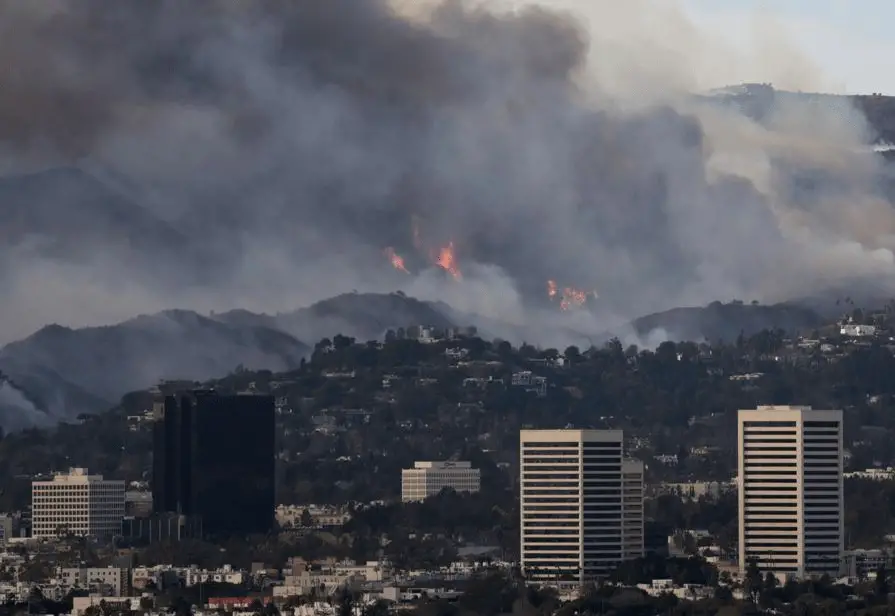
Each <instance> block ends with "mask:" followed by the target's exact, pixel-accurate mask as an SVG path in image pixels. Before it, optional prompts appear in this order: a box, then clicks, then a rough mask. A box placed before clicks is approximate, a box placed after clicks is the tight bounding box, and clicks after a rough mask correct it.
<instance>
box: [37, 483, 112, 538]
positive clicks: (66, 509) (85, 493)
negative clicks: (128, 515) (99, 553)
mask: <svg viewBox="0 0 895 616" xmlns="http://www.w3.org/2000/svg"><path fill="white" fill-rule="evenodd" d="M123 518H124V482H123V481H119V480H112V479H103V476H102V475H90V474H88V472H87V469H86V468H73V469H71V470H70V471H69V472H68V473H67V474H58V475H56V476H55V477H53V479H52V480H51V481H32V482H31V536H32V537H35V538H37V539H47V538H52V537H56V536H58V534H59V532H60V531H64V532H69V533H71V534H73V535H77V536H80V537H92V538H94V539H99V540H103V541H108V540H111V539H112V538H113V537H115V536H116V535H120V534H121V520H122V519H123Z"/></svg>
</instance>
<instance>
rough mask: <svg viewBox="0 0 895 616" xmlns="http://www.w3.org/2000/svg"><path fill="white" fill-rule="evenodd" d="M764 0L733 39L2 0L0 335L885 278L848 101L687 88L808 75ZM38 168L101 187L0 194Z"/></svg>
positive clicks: (172, 5) (537, 16) (524, 11)
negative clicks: (345, 304)
mask: <svg viewBox="0 0 895 616" xmlns="http://www.w3.org/2000/svg"><path fill="white" fill-rule="evenodd" d="M770 26H771V25H768V28H767V29H766V31H767V32H768V33H769V34H768V35H767V37H766V40H763V41H762V44H761V46H760V49H759V50H758V52H757V53H756V54H754V57H748V56H744V55H743V54H742V53H739V52H735V51H733V50H731V49H728V48H726V47H725V45H724V43H723V42H721V41H719V40H717V38H716V37H714V36H713V35H712V33H709V32H702V31H700V30H699V29H698V28H696V27H695V26H694V25H693V24H691V23H689V22H688V21H687V19H686V18H685V16H684V14H683V13H681V12H679V11H677V10H675V8H674V6H673V4H671V3H659V2H648V1H646V0H640V1H633V2H632V1H626V2H618V1H615V0H587V1H586V2H585V1H583V0H581V1H577V2H576V1H575V0H565V1H563V2H558V1H557V2H553V3H550V4H549V5H548V2H547V0H541V4H539V2H538V0H531V1H530V2H510V1H509V0H507V1H506V2H503V3H501V2H497V1H496V0H495V1H492V2H487V3H480V4H476V3H473V2H463V1H461V0H444V1H441V2H428V3H427V2H421V1H411V0H394V2H392V3H388V2H386V1H385V0H326V1H315V0H292V1H286V0H258V1H256V2H243V1H241V0H215V1H213V0H208V1H206V2H201V3H197V2H189V3H187V2H182V1H181V0H160V1H158V2H143V1H142V0H119V1H117V2H114V3H109V2H105V1H102V0H79V1H78V2H77V3H71V2H63V1H61V0H44V1H42V2H33V1H30V0H11V1H9V2H5V3H3V7H2V8H0V66H2V67H3V68H2V69H0V76H2V80H3V87H2V88H0V169H2V170H3V171H4V172H6V173H7V174H8V176H9V177H7V178H5V179H0V218H2V219H3V224H4V225H6V226H7V229H6V231H5V232H3V233H4V235H5V236H6V237H5V238H4V239H5V246H4V247H3V248H2V250H3V252H2V253H0V257H2V264H0V281H2V282H3V283H4V285H5V289H4V297H3V300H2V302H3V319H2V323H0V340H9V339H11V338H12V337H15V336H19V335H23V334H27V333H29V332H30V331H32V330H34V329H36V328H37V327H40V326H41V325H43V324H44V323H46V322H60V323H64V324H66V325H81V324H99V323H102V322H109V321H111V320H116V319H123V318H127V317H129V316H132V315H134V314H136V313H141V312H142V313H145V312H150V311H154V310H160V309H163V308H170V307H185V308H195V309H200V310H212V309H219V310H222V309H227V308H231V307H243V308H247V309H251V310H267V311H285V310H290V309H294V308H297V307H299V306H301V305H306V304H308V303H310V302H312V301H316V300H318V299H322V298H324V297H326V296H329V295H332V294H335V293H340V292H346V291H351V290H352V289H357V290H359V291H367V290H377V291H386V290H394V289H397V288H401V289H403V290H405V291H406V292H407V293H408V294H414V295H417V296H421V297H423V298H424V299H444V300H445V301H448V302H449V303H451V304H453V305H454V306H455V307H457V308H458V309H464V310H469V311H473V312H477V313H480V314H483V315H486V316H488V317H492V318H495V319H506V320H507V321H510V322H512V323H515V324H519V325H520V326H525V325H526V324H527V325H529V326H537V327H532V329H536V330H542V329H543V328H542V327H541V325H543V324H544V323H549V324H553V323H562V322H563V319H565V318H567V317H566V316H565V315H564V314H561V311H560V310H558V306H559V303H560V302H561V301H567V302H572V303H576V302H579V300H580V302H582V303H585V304H587V305H588V306H591V308H592V310H593V311H592V312H587V313H582V314H577V315H574V316H572V317H568V318H572V319H575V320H576V321H575V324H576V326H577V325H580V326H581V328H579V329H586V330H589V331H594V332H596V331H599V330H602V329H604V328H605V327H606V326H612V325H616V324H618V323H621V322H624V321H625V320H626V319H628V318H631V317H634V316H638V315H640V314H643V313H646V312H650V311H654V310H659V309H663V308H667V307H671V306H674V305H682V304H687V305H692V304H703V303H707V302H709V301H713V300H716V299H721V300H729V299H733V298H741V299H745V300H753V299H758V300H766V301H771V300H782V299H787V298H789V297H793V296H797V295H800V294H805V293H810V292H813V291H817V290H819V289H822V288H824V287H826V286H832V285H837V284H843V283H850V282H851V281H854V280H860V279H866V278H872V279H874V280H876V281H877V282H878V283H882V284H889V283H891V282H893V281H895V276H893V274H895V258H893V253H892V249H893V247H895V215H893V210H892V206H891V203H890V202H889V200H888V198H887V196H886V194H885V191H884V188H885V186H884V182H883V181H884V180H885V179H886V177H887V173H888V172H887V170H886V169H885V167H884V165H883V163H882V162H881V161H880V160H879V159H877V158H876V156H875V155H873V154H870V153H867V154H858V153H856V152H858V151H860V150H861V149H862V148H864V147H865V146H866V145H867V144H868V142H869V140H870V139H871V137H872V136H871V135H870V134H869V132H868V130H867V127H866V126H865V123H864V121H863V119H862V117H861V116H860V115H859V114H858V113H856V112H855V111H854V110H852V109H851V108H850V107H849V106H848V104H847V103H846V102H845V99H836V100H834V99H831V98H822V99H818V98H810V97H797V96H791V97H783V96H777V97H774V98H773V100H772V101H771V102H770V103H769V104H768V105H767V106H766V109H764V112H763V114H762V115H761V117H760V118H759V119H754V117H753V115H754V114H750V115H747V114H746V113H745V112H744V111H742V110H740V109H738V108H734V107H729V106H728V107H724V106H720V105H718V104H715V103H713V102H711V101H708V100H706V99H703V98H698V97H694V96H692V94H693V93H694V92H698V91H700V90H702V89H704V88H706V87H710V86H717V85H721V84H723V83H725V82H728V83H733V82H737V81H740V80H743V79H751V78H755V77H756V76H758V77H759V78H761V79H773V80H774V81H775V86H777V87H778V88H791V89H801V90H815V91H817V90H823V89H824V88H825V87H826V84H825V83H824V81H823V74H822V71H821V70H818V69H817V68H816V67H812V66H810V63H808V62H807V61H806V60H805V59H804V58H801V57H799V56H798V54H797V53H796V52H794V51H793V50H792V49H791V46H790V45H788V44H787V41H786V39H785V37H784V36H781V35H780V34H779V32H778V30H777V29H775V28H772V27H770ZM837 100H838V102H837ZM59 166H77V167H79V168H80V169H82V170H85V171H86V172H88V173H89V174H90V175H91V176H93V177H95V178H99V179H100V180H101V181H102V183H103V184H104V186H105V187H106V189H108V191H109V194H108V195H103V194H100V193H97V194H93V193H91V194H93V196H92V198H91V199H86V200H85V199H83V198H80V197H79V191H81V190H86V189H84V188H82V187H81V186H80V184H79V182H80V180H76V181H72V182H71V183H70V184H65V186H66V187H67V188H65V189H64V190H60V191H55V192H53V193H52V197H47V196H46V195H47V194H48V193H46V191H44V192H40V190H38V189H34V190H37V192H34V193H27V194H28V195H29V198H28V199H27V200H26V201H27V202H26V204H25V205H22V206H15V205H11V203H13V202H14V201H15V200H16V199H18V198H19V197H10V196H9V195H6V198H4V195H5V194H6V193H3V192H2V184H3V183H4V182H7V183H9V182H13V183H14V182H23V181H24V180H22V179H21V178H20V177H16V178H12V176H13V175H15V174H21V173H25V172H34V171H35V170H40V169H46V168H51V167H59ZM38 177H39V178H45V177H46V176H45V174H41V175H40V176H38ZM39 181H43V180H40V179H39V180H38V182H39ZM66 181H68V180H66ZM29 186H30V185H29ZM10 190H12V191H13V192H12V193H10V194H13V195H18V194H19V193H15V192H14V191H19V190H25V189H24V188H21V186H19V184H15V185H14V188H13V189H10ZM29 190H30V189H29ZM91 190H93V189H91ZM110 203H113V204H115V205H114V207H113V206H112V205H108V204H110ZM16 207H18V209H16ZM4 209H5V210H6V212H4V211H3V210H4ZM38 211H39V212H42V214H41V216H37V214H34V212H38ZM22 212H29V213H30V214H29V215H28V216H26V215H24V214H23V213H22ZM57 217H58V218H57ZM62 218H65V220H66V221H68V220H69V218H70V222H66V223H65V224H62V225H59V224H56V225H52V224H50V222H52V221H54V220H59V219H62ZM7 221H8V222H7ZM48 221H50V222H48ZM446 251H447V252H446ZM448 257H449V258H448ZM395 258H400V259H401V261H400V263H399V264H400V265H401V267H400V268H399V267H397V265H395V267H393V264H394V263H396V262H395ZM446 264H449V265H451V267H454V268H455V269H456V270H457V271H456V272H452V271H449V270H450V269H451V268H450V267H448V266H447V265H446ZM548 281H553V284H555V285H556V287H557V289H558V291H557V294H556V295H555V297H554V298H553V299H551V297H550V296H549V289H550V287H549V285H548ZM564 289H570V290H569V291H568V297H567V298H566V299H565V300H563V299H562V295H563V293H565V291H564ZM585 315H586V316H585ZM529 339H530V340H531V338H529Z"/></svg>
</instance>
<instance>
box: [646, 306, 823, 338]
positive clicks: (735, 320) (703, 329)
mask: <svg viewBox="0 0 895 616" xmlns="http://www.w3.org/2000/svg"><path fill="white" fill-rule="evenodd" d="M824 322H825V320H824V318H823V317H822V316H821V315H820V314H818V313H817V312H815V311H814V310H812V309H810V308H807V307H804V306H798V305H794V304H774V305H770V306H761V305H750V304H741V303H736V302H734V303H730V304H722V303H721V302H712V303H711V304H709V305H708V306H704V307H690V308H672V309H671V310H665V311H662V312H657V313H655V314H650V315H647V316H644V317H641V318H639V319H636V320H634V321H633V322H632V325H633V327H634V329H635V331H636V332H637V333H638V335H640V336H650V335H651V334H655V333H656V332H663V333H664V334H665V335H666V336H667V337H668V338H669V339H671V340H694V341H701V340H708V341H711V342H715V341H718V340H723V341H727V342H730V341H733V340H736V338H737V336H739V335H740V333H742V334H744V335H746V336H751V335H753V334H755V333H757V332H759V331H761V330H763V329H775V328H779V329H783V330H785V331H787V332H799V331H805V330H809V329H814V328H816V327H820V326H821V325H823V324H824Z"/></svg>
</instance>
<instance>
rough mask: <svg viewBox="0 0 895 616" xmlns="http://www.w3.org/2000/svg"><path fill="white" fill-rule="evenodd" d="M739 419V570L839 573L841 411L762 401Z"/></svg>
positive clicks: (789, 574) (783, 574)
mask: <svg viewBox="0 0 895 616" xmlns="http://www.w3.org/2000/svg"><path fill="white" fill-rule="evenodd" d="M738 426H739V428H738V430H739V432H738V440H739V483H740V490H739V534H740V537H739V539H740V552H739V567H740V570H741V571H745V570H746V568H747V567H748V566H749V565H750V563H753V562H754V563H755V564H756V565H757V566H758V567H759V569H761V570H762V571H769V572H773V573H774V574H775V575H777V576H778V577H781V578H786V577H796V578H802V577H805V576H806V575H812V574H825V573H826V574H829V575H836V574H838V573H840V571H841V568H842V557H843V540H844V537H843V517H844V515H843V483H842V411H822V410H813V409H811V407H805V406H760V407H758V408H757V409H755V410H741V411H740V412H739V416H738Z"/></svg>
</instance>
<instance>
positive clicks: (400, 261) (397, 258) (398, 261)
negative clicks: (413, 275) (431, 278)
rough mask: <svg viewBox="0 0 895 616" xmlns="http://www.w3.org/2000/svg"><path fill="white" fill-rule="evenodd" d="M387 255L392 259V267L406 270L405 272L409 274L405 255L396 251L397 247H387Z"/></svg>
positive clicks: (401, 270)
mask: <svg viewBox="0 0 895 616" xmlns="http://www.w3.org/2000/svg"><path fill="white" fill-rule="evenodd" d="M385 256H387V257H388V260H389V261H391V263H392V267H393V268H395V269H396V270H398V271H399V272H404V273H405V274H409V273H410V271H408V269H407V267H406V266H405V265H404V257H402V256H401V255H399V254H398V253H396V252H395V249H394V248H392V247H391V246H389V247H388V248H386V249H385Z"/></svg>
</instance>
